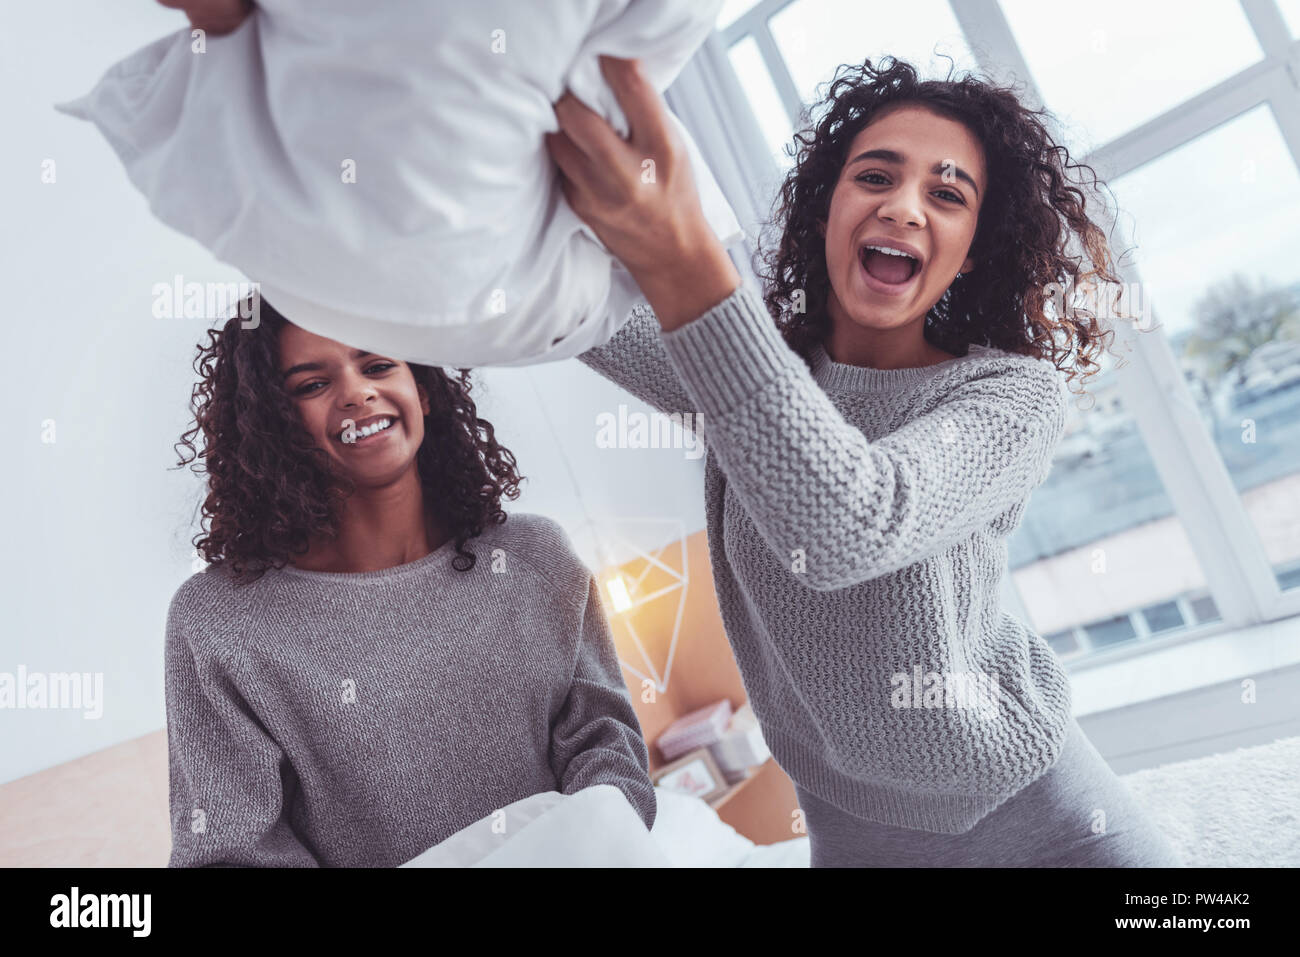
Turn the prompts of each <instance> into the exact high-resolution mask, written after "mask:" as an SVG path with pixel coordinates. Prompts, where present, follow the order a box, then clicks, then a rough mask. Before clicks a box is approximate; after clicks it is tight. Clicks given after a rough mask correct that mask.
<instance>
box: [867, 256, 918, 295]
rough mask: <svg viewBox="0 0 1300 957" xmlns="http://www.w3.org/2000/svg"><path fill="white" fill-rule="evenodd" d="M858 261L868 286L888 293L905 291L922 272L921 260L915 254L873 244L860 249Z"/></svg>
mask: <svg viewBox="0 0 1300 957" xmlns="http://www.w3.org/2000/svg"><path fill="white" fill-rule="evenodd" d="M858 263H859V264H860V265H861V266H862V274H863V280H864V282H865V283H866V285H867V287H868V288H870V289H873V290H875V291H876V292H882V293H885V294H886V295H897V294H898V293H900V292H903V291H905V290H906V289H907V288H908V287H910V286H911V284H912V281H913V280H914V279H916V277H917V276H918V275H919V274H920V272H921V262H920V260H918V259H917V258H915V257H914V256H909V255H907V254H905V253H902V252H900V251H898V250H891V251H889V252H885V251H884V250H882V249H880V248H879V247H875V246H871V245H864V246H863V247H862V248H861V249H859V250H858Z"/></svg>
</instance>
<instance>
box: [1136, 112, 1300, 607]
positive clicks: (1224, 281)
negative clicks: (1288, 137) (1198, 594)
mask: <svg viewBox="0 0 1300 957" xmlns="http://www.w3.org/2000/svg"><path fill="white" fill-rule="evenodd" d="M1111 186H1112V188H1113V189H1114V191H1115V195H1116V198H1117V199H1118V200H1119V202H1120V204H1121V205H1122V206H1123V207H1124V208H1125V209H1126V210H1128V211H1130V212H1131V213H1132V214H1133V217H1134V219H1135V221H1136V240H1137V243H1138V250H1137V256H1138V261H1139V268H1140V269H1141V272H1142V277H1143V281H1144V282H1145V283H1148V284H1149V285H1150V292H1149V295H1150V298H1151V301H1152V302H1153V304H1154V306H1155V310H1156V316H1157V319H1158V321H1159V322H1160V324H1161V326H1162V327H1163V330H1164V333H1165V335H1166V336H1167V337H1168V339H1169V344H1170V346H1171V347H1172V348H1173V350H1174V352H1175V354H1176V355H1177V357H1178V359H1179V363H1180V365H1181V366H1182V369H1183V374H1184V375H1185V376H1186V377H1187V379H1188V381H1189V383H1190V384H1191V385H1192V386H1193V389H1192V394H1193V396H1194V397H1195V400H1196V409H1197V412H1198V414H1199V415H1200V418H1201V420H1202V422H1203V423H1204V424H1205V427H1206V429H1207V430H1208V431H1209V434H1210V436H1211V439H1212V441H1213V444H1214V447H1215V449H1216V450H1217V451H1218V454H1219V456H1220V457H1221V458H1222V460H1223V463H1224V465H1225V466H1226V467H1227V469H1228V473H1229V475H1230V476H1231V477H1232V481H1233V484H1234V485H1235V487H1236V489H1237V492H1238V494H1239V495H1240V496H1241V499H1242V504H1243V505H1245V508H1246V513H1247V515H1248V516H1249V517H1250V521H1251V523H1252V525H1254V528H1255V532H1256V533H1257V534H1258V535H1259V537H1260V539H1261V541H1262V542H1263V546H1264V549H1265V552H1266V554H1267V556H1268V560H1269V564H1270V565H1271V566H1272V567H1273V569H1274V572H1275V574H1276V575H1277V576H1278V580H1279V584H1280V585H1282V586H1283V587H1285V586H1286V585H1287V581H1284V580H1283V579H1282V572H1283V570H1284V569H1290V568H1291V567H1293V566H1294V564H1295V563H1296V562H1297V561H1300V260H1297V258H1296V253H1297V251H1300V172H1298V171H1297V168H1296V164H1295V162H1294V160H1292V158H1291V156H1290V155H1289V153H1288V152H1287V147H1286V143H1285V142H1284V141H1283V139H1282V136H1281V134H1280V133H1279V131H1278V127H1277V122H1276V121H1275V119H1274V117H1273V112H1272V110H1271V109H1270V108H1269V107H1268V105H1266V104H1265V105H1261V106H1257V107H1255V108H1254V109H1253V110H1250V111H1249V112H1247V113H1245V114H1243V115H1242V116H1240V117H1238V118H1237V119H1234V120H1232V121H1230V122H1228V123H1226V124H1224V125H1223V126H1220V127H1219V128H1217V129H1215V130H1213V131H1211V132H1209V133H1206V134H1204V135H1202V136H1200V137H1198V138H1197V139H1195V140H1193V141H1191V142H1190V143H1186V144H1184V145H1182V146H1180V147H1178V148H1177V149H1174V150H1171V151H1170V152H1168V153H1166V154H1165V155H1164V156H1162V157H1160V158H1159V159H1157V160H1154V161H1153V162H1151V163H1148V164H1146V165H1145V166H1142V167H1140V168H1139V169H1137V170H1134V171H1133V172H1131V173H1128V174H1127V175H1125V176H1123V177H1121V178H1119V179H1117V180H1113V181H1112V184H1111ZM1288 581H1289V579H1288Z"/></svg>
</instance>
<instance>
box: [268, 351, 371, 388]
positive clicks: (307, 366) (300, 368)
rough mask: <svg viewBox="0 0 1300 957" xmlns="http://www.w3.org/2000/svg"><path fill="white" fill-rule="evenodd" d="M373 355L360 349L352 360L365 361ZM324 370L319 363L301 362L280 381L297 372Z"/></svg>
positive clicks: (290, 369) (285, 373) (286, 371)
mask: <svg viewBox="0 0 1300 957" xmlns="http://www.w3.org/2000/svg"><path fill="white" fill-rule="evenodd" d="M372 354H373V353H369V352H365V351H364V350H361V349H358V350H357V351H356V352H354V353H352V356H351V358H353V359H364V358H365V357H366V356H368V355H372ZM324 368H325V366H324V365H322V364H321V363H319V362H299V363H298V364H297V365H296V366H293V367H291V368H289V369H286V370H285V372H284V374H283V375H282V376H281V377H280V379H281V381H283V380H284V379H287V378H289V376H291V375H293V374H294V373H295V372H319V371H320V370H322V369H324Z"/></svg>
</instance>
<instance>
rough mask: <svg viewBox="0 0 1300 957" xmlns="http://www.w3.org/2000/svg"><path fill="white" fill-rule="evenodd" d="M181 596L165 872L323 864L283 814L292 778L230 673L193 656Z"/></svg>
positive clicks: (172, 665) (171, 634) (175, 635)
mask: <svg viewBox="0 0 1300 957" xmlns="http://www.w3.org/2000/svg"><path fill="white" fill-rule="evenodd" d="M186 617H187V615H186V614H185V613H184V612H183V611H182V610H181V606H180V604H179V603H178V601H177V600H176V599H174V600H173V602H172V605H171V608H170V609H169V611H168V614H167V642H166V646H165V652H164V658H165V683H166V703H167V765H168V777H169V780H170V805H171V831H172V849H171V857H170V859H169V860H168V865H167V866H168V867H319V866H320V863H319V861H318V860H317V859H316V857H315V856H314V855H313V854H312V852H311V851H310V850H309V849H308V848H306V847H305V846H304V845H303V844H302V843H301V842H300V841H299V840H298V838H297V836H296V835H295V833H294V830H293V828H292V827H291V826H290V823H289V821H288V818H287V811H286V803H287V802H286V795H287V794H289V793H292V790H291V789H292V788H293V787H295V786H296V778H295V776H294V774H293V771H292V768H291V767H290V765H289V762H288V760H287V758H286V756H285V754H284V752H283V751H282V750H281V749H280V747H279V746H278V745H277V744H276V743H275V741H274V740H273V739H272V738H271V736H270V735H269V734H267V732H266V731H265V729H264V728H263V727H262V725H261V723H260V722H259V721H258V720H257V718H256V716H255V715H254V714H253V712H252V710H251V709H250V708H249V706H248V704H247V703H246V702H245V701H244V700H243V698H242V697H241V695H240V693H239V691H238V688H237V686H236V682H235V673H234V671H233V669H231V668H229V667H227V666H226V665H225V664H223V663H222V662H221V661H220V660H219V659H218V657H217V656H208V655H196V654H195V652H194V648H193V646H192V643H191V640H190V638H189V637H188V635H187V633H188V632H191V631H193V630H194V629H195V628H196V627H197V623H194V624H189V625H188V627H185V626H183V619H184V618H186Z"/></svg>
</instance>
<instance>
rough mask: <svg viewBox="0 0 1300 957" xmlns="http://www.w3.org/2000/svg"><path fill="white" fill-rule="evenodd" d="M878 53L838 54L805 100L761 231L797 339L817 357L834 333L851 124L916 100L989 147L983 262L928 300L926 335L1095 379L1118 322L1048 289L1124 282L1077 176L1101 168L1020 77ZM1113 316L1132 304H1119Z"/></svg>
mask: <svg viewBox="0 0 1300 957" xmlns="http://www.w3.org/2000/svg"><path fill="white" fill-rule="evenodd" d="M949 59H951V58H949ZM879 63H880V65H879V67H873V65H872V62H871V60H870V59H868V60H865V61H864V62H863V64H862V65H861V66H852V65H844V66H841V67H839V68H838V69H837V70H836V72H835V76H834V78H833V79H832V80H830V81H828V85H829V90H828V91H827V93H826V94H825V98H824V99H823V100H821V101H819V102H818V103H817V104H815V105H814V106H812V107H811V108H809V109H806V110H805V111H804V114H803V117H802V121H801V124H800V125H801V126H802V127H804V128H803V129H801V130H800V131H799V132H798V133H796V134H795V137H794V141H795V142H794V143H792V144H790V145H789V146H788V147H787V149H788V155H789V156H791V157H792V158H793V159H794V160H795V165H794V167H793V168H792V169H791V170H790V171H789V172H788V173H787V174H786V177H785V179H784V181H783V183H782V185H781V189H780V192H779V194H778V196H777V198H776V202H775V204H774V212H773V217H772V220H773V222H772V227H773V228H771V229H770V230H769V231H768V232H767V236H768V237H769V238H770V237H772V236H774V235H777V234H779V241H778V242H777V244H776V245H775V246H770V245H769V244H768V243H766V242H762V243H761V244H760V249H759V251H758V252H757V253H756V256H755V264H754V271H755V273H756V274H757V275H758V276H759V277H760V278H761V279H763V281H764V297H763V299H764V302H765V303H766V305H767V309H768V312H769V313H770V314H771V315H772V318H773V320H775V322H776V325H777V327H778V329H779V330H780V332H781V335H782V337H783V338H784V339H785V341H786V343H787V344H788V345H789V346H790V348H791V349H792V350H794V351H795V352H797V353H798V354H799V355H801V356H802V357H803V358H804V360H805V361H810V360H809V353H810V349H811V347H812V346H813V345H814V344H816V343H819V342H823V341H824V340H825V338H826V336H827V335H828V334H829V332H830V319H829V316H828V315H827V312H826V303H827V299H828V296H829V292H830V278H829V276H828V274H827V269H826V249H825V243H826V240H825V236H824V235H823V234H822V233H821V231H820V230H819V221H825V220H826V219H827V218H828V216H829V212H830V200H831V194H832V193H833V192H834V190H835V185H836V182H837V181H838V179H839V176H840V172H841V170H842V169H843V167H844V163H845V161H846V160H847V159H848V150H849V147H850V146H851V145H852V143H853V139H854V137H855V136H857V134H858V133H859V132H861V130H862V129H863V127H865V126H866V125H867V124H868V123H870V122H871V121H872V120H873V119H875V118H877V117H878V116H879V115H881V113H882V111H883V110H885V109H892V108H894V107H897V106H902V105H911V106H920V107H923V108H925V109H928V110H930V111H932V112H934V113H936V114H938V115H940V116H943V117H945V118H947V119H951V120H954V121H956V122H959V123H962V124H964V125H965V126H966V127H967V128H968V129H969V130H970V131H971V133H972V135H974V136H975V138H976V139H977V140H978V141H979V143H980V145H981V147H982V148H983V150H984V156H985V163H986V167H987V171H988V177H987V178H988V187H987V190H986V198H985V200H984V204H983V207H982V208H981V210H980V215H979V223H978V225H977V227H976V231H975V238H974V241H973V243H972V251H971V255H972V256H973V257H974V258H975V260H976V262H977V263H979V267H978V268H976V269H974V270H973V271H971V272H969V273H965V274H963V275H962V276H961V277H960V278H958V279H956V280H955V281H954V282H953V283H952V285H951V286H950V287H949V289H948V291H947V292H945V293H944V295H943V297H942V298H941V299H940V300H939V301H938V302H937V303H935V305H934V306H933V307H931V309H930V311H929V313H928V314H927V315H926V317H925V329H924V334H925V338H926V340H927V341H929V342H930V344H931V345H934V346H937V347H939V348H941V349H944V350H946V351H948V352H952V353H954V354H956V355H962V354H964V353H965V351H966V347H967V346H968V345H970V344H972V343H978V344H981V345H988V346H994V347H997V348H1001V349H1004V350H1006V351H1008V352H1014V353H1018V354H1022V355H1031V356H1035V357H1037V358H1047V359H1050V360H1051V361H1052V362H1053V364H1054V365H1055V366H1056V368H1057V369H1058V370H1060V371H1064V370H1065V369H1066V368H1067V367H1068V368H1069V369H1070V374H1069V376H1068V377H1067V379H1068V380H1069V381H1071V382H1073V381H1074V380H1075V378H1076V377H1078V376H1079V375H1080V374H1082V375H1083V379H1084V381H1086V379H1087V378H1088V377H1090V376H1092V375H1095V374H1096V371H1097V369H1099V365H1098V363H1097V362H1096V361H1095V359H1096V357H1097V356H1098V355H1100V350H1101V349H1102V348H1103V345H1109V344H1110V342H1111V341H1112V340H1113V337H1114V330H1113V329H1110V328H1103V326H1102V325H1101V324H1100V323H1099V322H1098V319H1097V315H1096V314H1095V313H1094V312H1093V311H1092V310H1090V309H1088V308H1085V307H1078V306H1072V305H1071V304H1069V303H1067V304H1066V306H1065V308H1064V309H1059V310H1054V311H1059V313H1060V314H1059V315H1057V316H1055V317H1050V316H1048V315H1047V313H1046V312H1045V310H1044V308H1043V307H1044V305H1045V304H1046V302H1048V301H1049V300H1051V301H1052V302H1053V303H1054V305H1059V304H1060V303H1062V302H1064V297H1063V296H1062V295H1060V291H1061V290H1063V289H1074V288H1078V287H1081V286H1087V285H1095V286H1096V287H1097V288H1104V287H1105V285H1104V284H1107V283H1118V282H1119V277H1118V276H1116V275H1115V272H1114V268H1113V267H1114V263H1113V261H1112V259H1111V255H1110V249H1109V246H1108V244H1107V241H1106V237H1105V234H1104V233H1103V231H1102V229H1101V227H1100V226H1098V225H1097V224H1096V223H1094V222H1093V221H1092V220H1091V219H1090V218H1089V217H1088V215H1087V214H1086V212H1085V203H1086V199H1085V195H1084V192H1083V191H1082V190H1081V189H1079V188H1078V187H1077V186H1074V185H1071V184H1070V181H1069V179H1068V175H1067V174H1068V173H1069V171H1070V170H1081V169H1086V170H1088V171H1089V172H1091V173H1092V183H1091V185H1092V186H1096V185H1097V182H1098V181H1097V176H1096V173H1095V172H1093V171H1092V168H1091V167H1089V166H1087V165H1086V164H1077V163H1072V162H1070V158H1069V152H1068V151H1067V150H1066V148H1065V147H1064V146H1058V145H1056V144H1055V143H1054V142H1053V140H1052V136H1051V134H1050V133H1049V132H1048V129H1047V128H1046V126H1045V125H1044V123H1043V120H1042V118H1043V117H1046V116H1050V114H1048V113H1047V112H1046V111H1031V110H1029V109H1028V108H1026V107H1025V106H1024V105H1023V104H1022V103H1021V102H1020V100H1019V99H1018V98H1017V96H1016V94H1015V93H1014V92H1013V91H1012V90H1010V89H1007V88H1001V87H998V86H996V85H994V84H993V83H991V82H989V81H988V80H986V79H983V78H981V77H978V76H976V75H972V74H970V73H966V74H963V75H962V76H960V77H959V78H958V79H956V80H954V79H952V75H953V71H952V67H951V66H950V67H949V70H948V78H947V79H944V80H926V81H921V80H920V79H919V78H918V76H917V72H916V69H915V68H914V67H913V66H911V65H910V64H909V63H907V62H905V61H900V60H898V59H896V58H895V57H892V56H886V57H883V58H881V60H880V61H879ZM813 116H817V117H818V118H817V120H816V122H815V123H814V122H813V120H812V117H813ZM1072 239H1073V240H1077V241H1078V243H1079V245H1080V246H1081V247H1082V252H1083V253H1084V254H1085V255H1086V257H1087V259H1088V263H1089V265H1090V266H1091V267H1092V268H1091V269H1090V270H1089V271H1087V272H1086V273H1085V272H1081V270H1082V266H1083V261H1082V258H1081V257H1080V256H1078V255H1074V256H1071V255H1070V253H1069V252H1068V246H1069V244H1070V242H1071V240H1072ZM1054 283H1055V284H1056V286H1055V287H1053V284H1054ZM797 290H801V291H802V294H803V297H804V298H803V300H802V306H803V309H802V311H798V310H796V309H795V308H794V307H793V303H794V302H796V299H795V294H796V291H797ZM1053 290H1055V291H1056V293H1055V294H1054V293H1053ZM1106 315H1108V316H1120V315H1122V314H1121V313H1119V312H1118V311H1117V310H1116V309H1115V307H1114V306H1111V305H1108V306H1107V311H1106Z"/></svg>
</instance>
